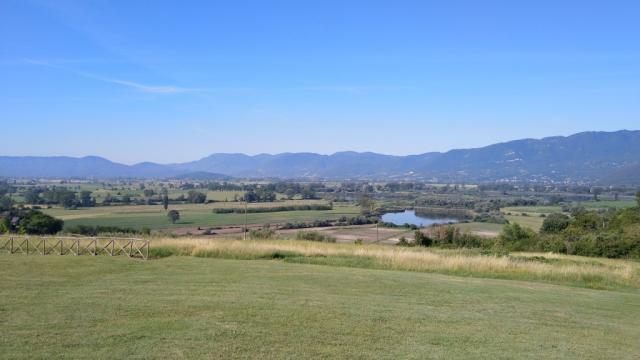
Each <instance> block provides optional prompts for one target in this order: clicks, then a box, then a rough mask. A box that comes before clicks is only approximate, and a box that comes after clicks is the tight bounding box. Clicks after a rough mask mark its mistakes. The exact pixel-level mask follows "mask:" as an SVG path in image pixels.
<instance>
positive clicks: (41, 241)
mask: <svg viewBox="0 0 640 360" xmlns="http://www.w3.org/2000/svg"><path fill="white" fill-rule="evenodd" d="M0 252H8V253H10V254H26V255H74V256H79V255H91V256H98V255H107V256H128V257H132V258H140V259H144V260H146V259H148V258H149V240H144V239H133V238H116V237H61V236H28V235H4V236H0Z"/></svg>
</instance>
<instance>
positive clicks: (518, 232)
mask: <svg viewBox="0 0 640 360" xmlns="http://www.w3.org/2000/svg"><path fill="white" fill-rule="evenodd" d="M498 240H499V244H500V245H502V246H504V247H505V248H506V249H508V250H510V251H523V250H528V249H531V248H535V242H536V233H535V232H533V230H531V229H527V228H524V227H522V226H520V225H519V224H517V223H513V224H508V225H505V226H504V227H503V228H502V233H501V234H500V236H499V238H498Z"/></svg>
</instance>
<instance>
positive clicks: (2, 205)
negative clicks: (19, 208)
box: [0, 195, 13, 211]
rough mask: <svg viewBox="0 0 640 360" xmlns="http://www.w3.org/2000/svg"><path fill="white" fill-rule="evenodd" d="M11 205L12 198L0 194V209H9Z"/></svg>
mask: <svg viewBox="0 0 640 360" xmlns="http://www.w3.org/2000/svg"><path fill="white" fill-rule="evenodd" d="M12 206H13V200H11V198H10V197H8V196H4V195H3V196H0V211H4V210H9V209H11V207H12Z"/></svg>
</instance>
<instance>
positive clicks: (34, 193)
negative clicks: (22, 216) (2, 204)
mask: <svg viewBox="0 0 640 360" xmlns="http://www.w3.org/2000/svg"><path fill="white" fill-rule="evenodd" d="M24 201H25V202H26V203H27V204H33V205H35V204H39V203H40V190H39V189H37V188H29V189H28V190H27V191H25V193H24Z"/></svg>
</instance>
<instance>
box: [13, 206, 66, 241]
mask: <svg viewBox="0 0 640 360" xmlns="http://www.w3.org/2000/svg"><path fill="white" fill-rule="evenodd" d="M63 225H64V221H62V220H60V219H56V218H54V217H52V216H49V215H47V214H43V213H41V212H39V211H35V210H34V211H30V212H28V213H27V214H26V216H25V217H23V218H22V219H21V220H20V232H23V233H26V234H33V235H52V234H55V233H57V232H59V231H60V230H62V227H63Z"/></svg>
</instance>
